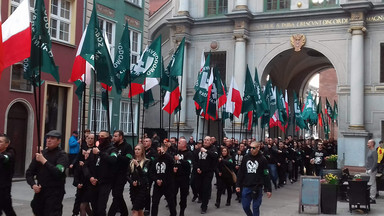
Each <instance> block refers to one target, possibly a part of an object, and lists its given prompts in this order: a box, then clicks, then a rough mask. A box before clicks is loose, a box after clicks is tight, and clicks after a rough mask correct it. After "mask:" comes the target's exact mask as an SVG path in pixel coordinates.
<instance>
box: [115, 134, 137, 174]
mask: <svg viewBox="0 0 384 216" xmlns="http://www.w3.org/2000/svg"><path fill="white" fill-rule="evenodd" d="M113 146H114V147H115V149H116V152H117V164H116V169H117V170H116V173H117V175H123V176H124V175H125V174H126V173H127V169H128V166H129V162H130V161H131V159H132V157H133V150H132V147H131V145H129V144H128V143H127V142H126V141H125V139H124V141H123V143H121V144H120V145H118V144H117V143H115V144H114V145H113Z"/></svg>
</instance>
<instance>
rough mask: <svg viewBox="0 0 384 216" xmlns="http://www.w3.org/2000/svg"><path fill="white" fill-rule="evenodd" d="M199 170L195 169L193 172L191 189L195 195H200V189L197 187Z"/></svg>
mask: <svg viewBox="0 0 384 216" xmlns="http://www.w3.org/2000/svg"><path fill="white" fill-rule="evenodd" d="M197 175H198V174H197V172H196V171H195V170H194V171H192V174H191V189H192V193H193V196H194V197H199V189H198V187H197Z"/></svg>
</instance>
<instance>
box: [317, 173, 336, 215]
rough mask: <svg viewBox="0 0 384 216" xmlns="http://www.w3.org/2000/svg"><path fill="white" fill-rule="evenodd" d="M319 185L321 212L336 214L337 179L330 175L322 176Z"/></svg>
mask: <svg viewBox="0 0 384 216" xmlns="http://www.w3.org/2000/svg"><path fill="white" fill-rule="evenodd" d="M321 183H322V184H321V212H322V213H324V214H336V212H337V189H338V185H339V178H338V177H337V176H336V175H334V174H332V173H328V174H327V175H325V176H324V179H323V180H322V181H321Z"/></svg>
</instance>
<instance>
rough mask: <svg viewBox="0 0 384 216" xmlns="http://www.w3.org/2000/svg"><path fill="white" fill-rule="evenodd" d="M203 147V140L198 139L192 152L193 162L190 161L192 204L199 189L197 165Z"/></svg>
mask: <svg viewBox="0 0 384 216" xmlns="http://www.w3.org/2000/svg"><path fill="white" fill-rule="evenodd" d="M202 146H203V140H202V139H199V140H198V141H197V143H196V145H195V149H194V150H193V153H192V155H193V161H192V164H193V165H192V166H193V168H192V175H191V189H192V193H193V197H192V202H195V201H196V199H197V198H199V193H200V191H199V188H198V182H197V180H198V177H197V175H198V174H197V164H198V162H199V152H200V149H201V147H202Z"/></svg>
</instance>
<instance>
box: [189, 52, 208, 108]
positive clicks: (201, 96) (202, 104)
mask: <svg viewBox="0 0 384 216" xmlns="http://www.w3.org/2000/svg"><path fill="white" fill-rule="evenodd" d="M210 59H211V53H209V54H208V57H207V59H206V60H205V64H204V67H203V70H202V71H201V72H200V73H199V75H198V77H197V81H196V83H195V86H194V88H195V95H194V96H193V100H194V101H195V105H197V106H198V107H197V106H196V108H200V109H202V110H203V112H204V113H205V112H206V110H205V109H206V105H207V96H208V80H209V73H210V70H211V67H210Z"/></svg>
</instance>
